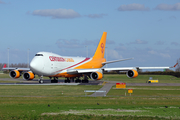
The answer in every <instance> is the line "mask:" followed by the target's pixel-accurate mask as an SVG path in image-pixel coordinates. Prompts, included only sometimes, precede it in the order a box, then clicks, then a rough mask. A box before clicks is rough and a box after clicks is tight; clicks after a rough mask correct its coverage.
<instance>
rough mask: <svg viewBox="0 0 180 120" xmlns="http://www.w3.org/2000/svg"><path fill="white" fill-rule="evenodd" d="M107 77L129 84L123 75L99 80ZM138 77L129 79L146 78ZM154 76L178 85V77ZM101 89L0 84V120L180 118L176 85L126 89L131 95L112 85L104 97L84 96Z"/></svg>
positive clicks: (143, 76)
mask: <svg viewBox="0 0 180 120" xmlns="http://www.w3.org/2000/svg"><path fill="white" fill-rule="evenodd" d="M111 77H112V81H122V80H123V78H124V81H126V80H127V81H129V80H128V79H129V78H127V79H126V78H125V77H126V76H125V75H120V76H119V75H118V76H117V75H105V77H104V78H103V79H110V78H111ZM138 77H139V78H138V79H130V80H131V81H133V80H134V82H136V83H144V82H145V81H146V78H147V79H148V78H149V76H146V75H142V77H140V76H138ZM151 77H154V78H155V76H151ZM156 77H158V79H159V80H164V81H167V83H169V82H170V81H172V82H173V83H179V78H175V79H172V80H170V78H172V76H156ZM0 78H2V77H1V75H0ZM4 78H5V76H4ZM129 82H130V81H129ZM101 87H102V86H101V85H98V86H95V85H93V86H91V85H88V86H80V85H79V86H54V85H53V86H23V85H8V86H4V85H0V119H39V120H44V119H64V120H67V119H78V120H82V119H86V120H89V119H92V120H97V119H98V120H99V119H103V120H109V119H118V120H119V119H120V120H127V119H128V120H129V119H133V120H136V119H137V120H158V119H180V87H178V86H175V87H174V86H148V87H147V86H146V87H145V86H138V87H137V86H127V89H133V93H132V94H131V96H130V94H128V92H127V89H116V88H115V86H113V87H112V89H111V90H110V91H109V93H108V94H107V96H106V97H85V93H84V90H98V89H100V88H101ZM62 92H63V94H62ZM125 92H126V96H125Z"/></svg>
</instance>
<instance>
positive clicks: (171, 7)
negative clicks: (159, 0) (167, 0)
mask: <svg viewBox="0 0 180 120" xmlns="http://www.w3.org/2000/svg"><path fill="white" fill-rule="evenodd" d="M155 9H156V10H165V11H179V10H180V3H176V4H174V5H168V4H159V5H157V6H156V8H155Z"/></svg>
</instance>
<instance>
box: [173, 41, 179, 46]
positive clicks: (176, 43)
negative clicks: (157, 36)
mask: <svg viewBox="0 0 180 120" xmlns="http://www.w3.org/2000/svg"><path fill="white" fill-rule="evenodd" d="M171 45H175V46H179V45H180V44H179V43H178V42H171Z"/></svg>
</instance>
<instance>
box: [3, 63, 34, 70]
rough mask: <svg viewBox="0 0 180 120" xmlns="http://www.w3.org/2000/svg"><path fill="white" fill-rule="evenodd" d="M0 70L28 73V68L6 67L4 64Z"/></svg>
mask: <svg viewBox="0 0 180 120" xmlns="http://www.w3.org/2000/svg"><path fill="white" fill-rule="evenodd" d="M2 70H18V71H29V70H30V68H18V67H6V64H5V65H4V66H3V68H2Z"/></svg>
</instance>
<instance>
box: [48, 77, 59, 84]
mask: <svg viewBox="0 0 180 120" xmlns="http://www.w3.org/2000/svg"><path fill="white" fill-rule="evenodd" d="M50 80H51V77H50ZM51 83H58V77H54V79H53V80H51Z"/></svg>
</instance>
